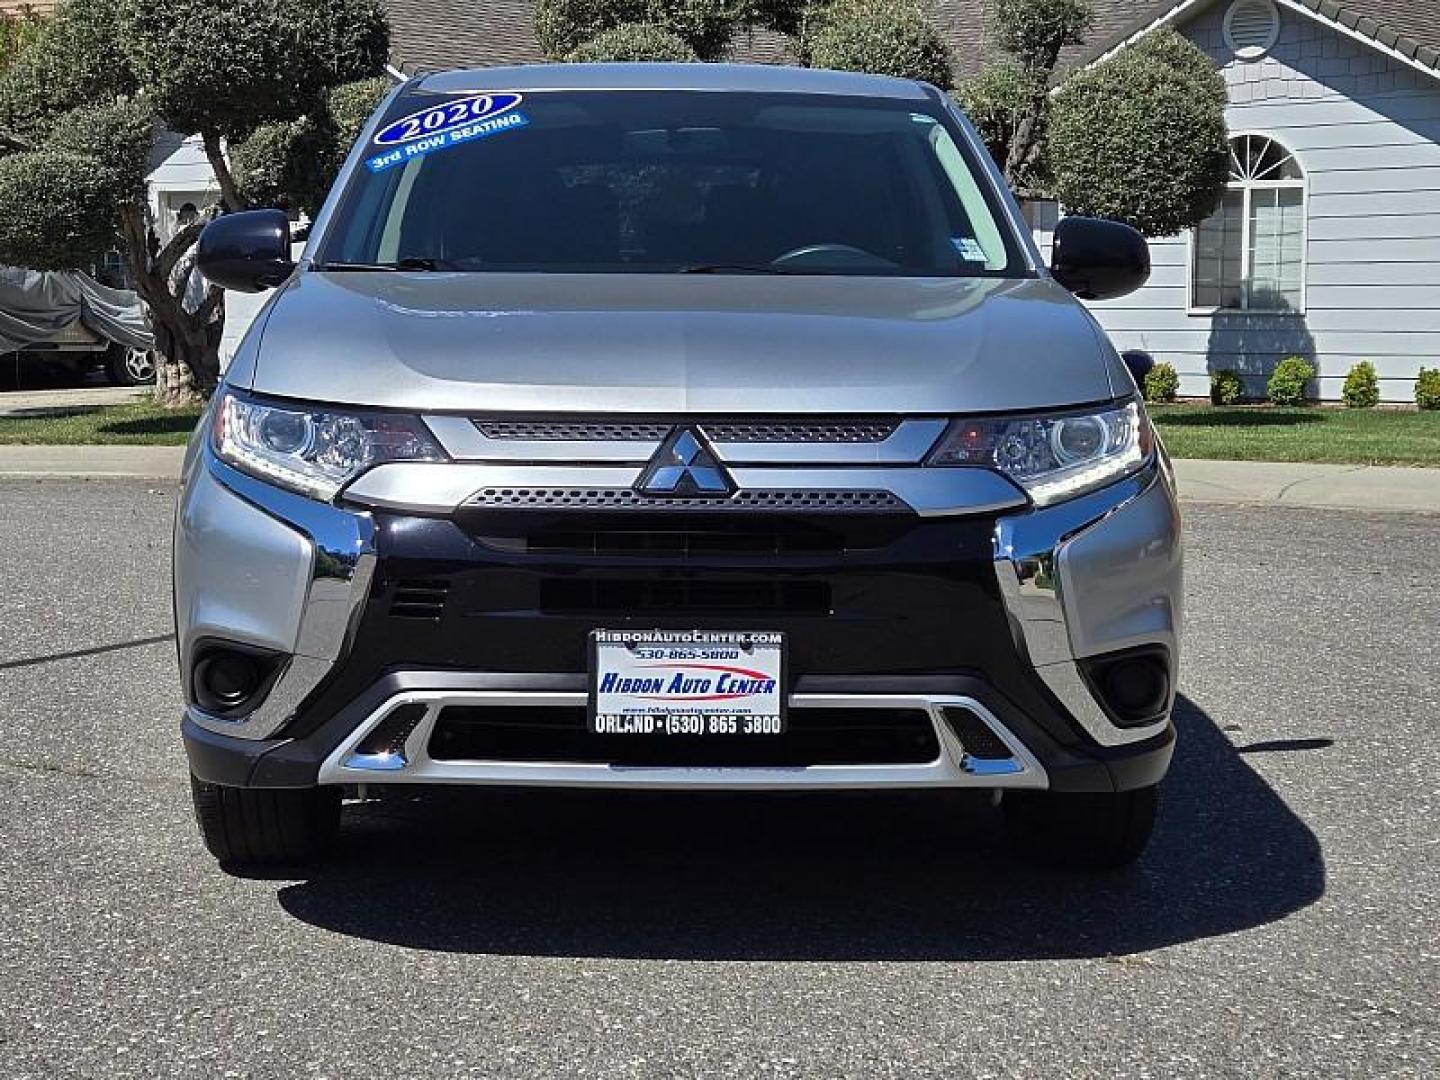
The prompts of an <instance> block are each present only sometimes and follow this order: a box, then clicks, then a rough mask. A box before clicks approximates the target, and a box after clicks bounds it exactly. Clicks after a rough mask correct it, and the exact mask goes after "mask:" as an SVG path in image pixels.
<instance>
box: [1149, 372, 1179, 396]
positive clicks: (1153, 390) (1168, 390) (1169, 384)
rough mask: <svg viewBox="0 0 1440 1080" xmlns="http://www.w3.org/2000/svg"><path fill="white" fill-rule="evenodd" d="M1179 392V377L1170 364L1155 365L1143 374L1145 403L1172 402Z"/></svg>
mask: <svg viewBox="0 0 1440 1080" xmlns="http://www.w3.org/2000/svg"><path fill="white" fill-rule="evenodd" d="M1179 392H1180V376H1179V375H1178V374H1177V373H1176V371H1175V368H1174V367H1173V366H1172V365H1170V364H1156V365H1155V366H1154V367H1152V368H1151V369H1150V370H1149V371H1147V372H1146V373H1145V400H1146V401H1174V400H1175V395H1176V394H1178V393H1179Z"/></svg>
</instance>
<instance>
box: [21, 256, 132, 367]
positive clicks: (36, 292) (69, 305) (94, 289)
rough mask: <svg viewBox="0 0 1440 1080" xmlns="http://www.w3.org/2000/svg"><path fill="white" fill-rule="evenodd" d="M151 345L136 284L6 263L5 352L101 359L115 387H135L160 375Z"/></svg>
mask: <svg viewBox="0 0 1440 1080" xmlns="http://www.w3.org/2000/svg"><path fill="white" fill-rule="evenodd" d="M153 344H154V343H153V341H152V338H151V335H150V329H149V327H148V326H147V325H146V322H145V313H144V310H143V308H142V306H141V303H140V298H139V297H138V296H136V295H135V293H133V292H131V291H130V290H128V289H115V288H111V287H109V286H106V285H102V284H100V283H99V282H98V281H96V280H95V279H94V278H92V277H91V276H90V275H88V274H83V273H80V272H78V271H41V270H26V269H23V268H20V267H14V266H0V356H4V355H6V354H14V355H15V356H16V357H17V358H18V359H19V360H20V361H21V362H22V363H23V364H26V365H28V364H35V363H52V364H53V363H61V364H67V365H69V366H71V367H74V368H88V367H93V366H102V367H103V368H104V370H105V374H106V376H107V377H108V378H109V379H110V381H111V382H113V383H115V384H116V385H117V386H137V385H140V384H142V383H148V382H153V381H154V379H155V360H154V355H153V351H152V350H153Z"/></svg>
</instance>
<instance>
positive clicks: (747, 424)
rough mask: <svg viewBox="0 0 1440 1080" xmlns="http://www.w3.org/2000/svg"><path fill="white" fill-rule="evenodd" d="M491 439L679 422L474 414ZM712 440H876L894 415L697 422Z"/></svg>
mask: <svg viewBox="0 0 1440 1080" xmlns="http://www.w3.org/2000/svg"><path fill="white" fill-rule="evenodd" d="M474 423H475V426H476V427H477V428H479V429H480V433H481V434H482V435H484V436H485V437H486V438H487V439H512V440H525V441H539V442H659V441H660V440H661V439H663V438H665V436H666V435H668V434H669V433H670V432H671V430H672V429H673V428H675V427H677V426H681V425H676V424H670V423H665V422H663V421H625V420H620V421H606V420H476V421H475V422H474ZM698 426H699V427H700V428H701V429H702V430H703V431H704V432H705V434H706V435H707V436H708V437H709V438H710V439H711V440H712V441H713V442H726V443H878V442H884V441H885V440H886V439H888V438H889V437H890V436H891V434H893V433H894V431H895V429H896V427H898V426H899V422H898V421H895V420H754V421H715V422H712V423H705V422H704V421H701V422H699V424H698Z"/></svg>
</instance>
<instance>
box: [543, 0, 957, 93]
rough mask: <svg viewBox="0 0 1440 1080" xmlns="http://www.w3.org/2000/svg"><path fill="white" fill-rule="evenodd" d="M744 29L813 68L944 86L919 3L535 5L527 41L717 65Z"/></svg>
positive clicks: (553, 49)
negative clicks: (762, 31) (771, 39)
mask: <svg viewBox="0 0 1440 1080" xmlns="http://www.w3.org/2000/svg"><path fill="white" fill-rule="evenodd" d="M747 27H764V28H766V29H770V30H775V31H777V32H779V33H782V34H785V35H788V36H789V37H790V38H791V39H792V40H793V43H794V44H793V48H794V51H795V54H796V55H797V56H799V57H800V59H801V61H802V62H803V63H806V64H809V65H811V66H814V67H834V68H841V69H844V70H848V71H869V72H874V73H876V74H885V75H898V76H901V77H904V78H914V79H924V80H925V81H927V82H933V83H935V84H936V85H938V86H944V87H948V86H949V85H950V81H951V74H950V57H949V51H948V50H947V49H946V47H945V43H944V41H943V40H942V39H941V38H940V35H939V34H938V33H936V31H935V29H934V28H933V27H932V26H931V25H930V23H929V22H928V21H927V19H926V18H925V15H924V13H923V12H922V11H921V9H920V8H919V6H918V4H917V0H539V2H538V3H537V4H536V7H535V37H536V39H537V40H538V41H539V42H540V48H541V49H542V50H543V51H544V53H545V55H546V56H548V57H550V58H551V59H554V60H566V59H568V60H587V61H595V60H692V59H699V60H719V59H721V58H722V57H723V56H724V55H725V53H726V51H727V50H728V49H729V47H730V43H731V41H733V40H734V38H735V35H736V33H737V32H739V31H741V30H743V29H745V28H747ZM682 45H683V48H682Z"/></svg>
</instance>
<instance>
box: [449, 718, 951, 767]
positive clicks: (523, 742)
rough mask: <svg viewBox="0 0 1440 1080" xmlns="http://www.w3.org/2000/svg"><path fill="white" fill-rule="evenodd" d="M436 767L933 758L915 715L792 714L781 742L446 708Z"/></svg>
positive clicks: (926, 731) (929, 729)
mask: <svg viewBox="0 0 1440 1080" xmlns="http://www.w3.org/2000/svg"><path fill="white" fill-rule="evenodd" d="M429 753H430V756H431V757H432V758H433V759H435V760H436V761H545V762H555V761H569V762H583V763H591V764H610V765H637V766H645V765H648V766H667V765H668V766H695V767H702V768H703V767H727V766H728V767H745V766H751V767H767V766H768V767H798V766H804V765H902V764H920V763H924V762H929V761H934V760H935V759H936V758H937V757H939V756H940V747H939V744H938V743H937V741H936V738H935V729H934V726H933V725H932V724H931V722H930V717H929V714H928V713H926V712H925V711H924V710H922V709H838V708H825V709H791V710H790V713H789V715H788V717H787V730H786V731H785V733H784V734H783V735H771V736H765V737H759V736H757V737H754V738H750V739H741V738H737V739H735V740H730V741H726V740H721V739H714V738H708V737H706V736H695V737H682V736H668V735H660V736H653V737H636V736H624V735H621V736H617V735H594V734H591V733H590V732H589V731H588V730H586V725H585V709H584V708H583V707H580V706H560V705H555V706H474V705H464V706H462V705H452V706H450V707H448V708H446V709H444V710H442V712H441V713H440V716H439V719H438V720H437V722H436V725H435V730H434V732H433V733H432V735H431V737H430V747H429Z"/></svg>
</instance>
